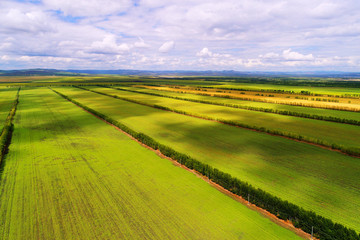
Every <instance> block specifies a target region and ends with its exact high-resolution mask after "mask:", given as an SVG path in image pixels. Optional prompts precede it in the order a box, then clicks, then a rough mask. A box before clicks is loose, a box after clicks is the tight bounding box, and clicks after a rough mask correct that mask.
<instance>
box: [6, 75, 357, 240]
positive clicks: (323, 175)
mask: <svg viewBox="0 0 360 240" xmlns="http://www.w3.org/2000/svg"><path fill="white" fill-rule="evenodd" d="M37 71H40V74H42V73H41V70H37ZM62 74H63V73H62V72H61V73H59V75H57V76H46V75H44V76H10V77H5V76H0V130H1V129H2V128H3V129H4V130H3V131H2V134H1V138H0V150H1V151H0V157H1V159H0V162H1V165H0V239H245V240H246V239H298V238H299V239H300V238H308V239H310V238H311V234H313V235H314V236H315V237H316V239H326V240H332V239H360V218H359V215H360V185H359V182H360V175H359V172H360V161H359V160H360V159H359V158H360V113H359V111H360V95H359V94H360V91H359V86H360V82H358V81H357V80H356V79H355V80H347V79H345V80H344V79H330V78H328V79H325V78H300V77H299V78H286V77H284V78H276V77H273V78H272V77H270V78H263V77H259V76H258V77H254V78H249V77H201V76H200V77H191V76H188V77H187V76H186V77H177V76H167V77H155V76H149V77H148V76H117V75H91V74H90V75H76V74H69V76H63V75H62ZM19 89H20V90H19ZM236 89H238V90H236ZM18 90H19V91H18Z"/></svg>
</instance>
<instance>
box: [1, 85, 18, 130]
mask: <svg viewBox="0 0 360 240" xmlns="http://www.w3.org/2000/svg"><path fill="white" fill-rule="evenodd" d="M16 92H17V88H4V87H0V133H1V130H2V128H3V124H4V123H5V120H6V117H7V116H8V114H9V111H10V108H11V107H12V105H13V102H14V100H15V96H16ZM0 135H1V134H0Z"/></svg>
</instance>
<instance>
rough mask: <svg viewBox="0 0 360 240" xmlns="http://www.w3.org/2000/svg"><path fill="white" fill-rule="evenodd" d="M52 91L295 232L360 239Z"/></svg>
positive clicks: (335, 237) (335, 225)
mask: <svg viewBox="0 0 360 240" xmlns="http://www.w3.org/2000/svg"><path fill="white" fill-rule="evenodd" d="M50 89H51V88H50ZM51 90H52V91H54V92H55V93H57V94H58V95H59V96H61V97H63V98H64V99H66V100H68V101H70V102H72V103H73V104H75V105H77V106H78V107H80V108H82V109H83V110H85V111H87V112H89V113H92V114H93V115H96V116H97V117H98V118H101V119H102V120H104V121H105V122H107V123H109V124H111V125H114V126H116V127H118V128H120V129H121V130H122V131H124V132H125V133H127V134H129V135H130V136H132V137H134V138H135V139H136V140H137V141H139V142H141V143H142V144H144V145H146V146H147V147H148V148H151V149H153V150H154V151H159V152H160V153H161V154H162V155H164V156H166V157H168V158H171V159H172V160H174V161H176V162H178V163H179V164H180V165H184V166H185V167H187V168H188V169H189V170H191V171H196V172H197V173H198V174H200V175H201V176H204V177H207V178H208V179H209V181H210V180H211V181H212V182H214V183H216V184H218V185H219V186H221V187H222V188H224V189H225V190H228V191H229V192H231V193H233V194H235V195H237V196H239V197H242V198H244V197H245V196H248V195H249V194H251V196H254V198H251V200H252V201H250V203H252V204H254V205H256V206H257V207H259V208H262V209H264V210H267V211H268V212H269V213H271V214H273V215H274V216H276V217H277V218H278V219H279V221H280V219H283V220H285V221H288V222H289V224H290V222H291V223H292V225H293V226H294V227H295V228H300V229H302V231H304V232H305V233H310V232H312V230H314V231H313V232H314V236H315V237H317V238H319V239H339V237H340V239H360V235H358V234H357V233H356V231H355V230H353V229H349V228H347V227H345V226H343V225H341V224H338V223H334V222H332V220H330V219H327V218H324V217H322V216H319V215H317V214H316V213H314V212H312V211H307V210H304V209H303V208H301V207H299V206H297V205H295V204H292V203H289V202H288V201H284V200H281V199H280V198H278V197H276V196H273V195H271V194H269V193H267V192H265V191H263V190H261V189H259V188H255V187H253V186H251V185H250V184H248V183H247V182H243V181H241V180H239V179H238V178H234V177H232V176H231V175H230V174H228V173H224V172H222V171H220V170H218V169H216V168H213V167H211V166H210V165H208V164H204V163H202V162H200V161H198V160H196V159H194V158H191V157H190V156H188V155H185V154H182V153H179V152H177V151H175V150H173V149H171V148H170V147H167V146H165V145H162V144H160V143H158V142H157V141H155V140H154V139H152V138H151V137H149V136H147V135H145V134H143V133H140V132H136V131H134V130H132V129H130V128H129V127H127V126H126V125H124V124H122V123H120V122H118V121H116V120H114V119H112V118H110V117H108V116H106V115H104V114H102V113H100V112H98V111H96V110H94V109H92V108H89V107H87V106H86V105H83V104H81V103H79V102H77V101H76V100H74V99H72V98H70V97H68V96H66V95H64V94H62V93H60V92H58V91H56V90H54V89H51ZM329 237H330V238H329Z"/></svg>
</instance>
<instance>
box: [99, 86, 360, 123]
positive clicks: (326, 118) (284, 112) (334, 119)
mask: <svg viewBox="0 0 360 240" xmlns="http://www.w3.org/2000/svg"><path fill="white" fill-rule="evenodd" d="M99 86H101V87H107V88H110V87H109V86H105V85H99ZM113 89H117V90H121V91H128V92H134V93H140V94H147V95H152V96H157V97H166V98H172V99H177V100H183V101H189V102H197V103H204V104H211V105H219V106H224V107H232V108H239V109H245V110H250V111H258V112H266V113H274V114H279V115H286V116H293V117H302V118H309V119H315V120H323V121H328V122H337V123H346V124H351V125H357V126H360V121H358V120H354V119H346V118H339V117H332V116H322V115H316V114H309V113H301V112H294V111H288V110H278V109H272V108H263V107H252V106H243V105H238V104H231V103H220V102H214V101H207V100H198V99H190V98H183V97H176V96H169V95H164V94H158V93H150V92H142V91H136V90H130V89H124V88H119V87H113Z"/></svg>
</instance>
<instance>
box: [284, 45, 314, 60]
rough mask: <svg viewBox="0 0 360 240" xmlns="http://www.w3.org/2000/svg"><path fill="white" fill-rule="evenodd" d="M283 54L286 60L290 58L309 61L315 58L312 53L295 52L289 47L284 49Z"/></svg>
mask: <svg viewBox="0 0 360 240" xmlns="http://www.w3.org/2000/svg"><path fill="white" fill-rule="evenodd" d="M282 56H283V57H284V59H286V60H290V61H309V60H314V56H313V55H312V54H307V55H304V54H301V53H298V52H293V51H291V49H290V48H289V49H287V50H284V51H283V53H282Z"/></svg>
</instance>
